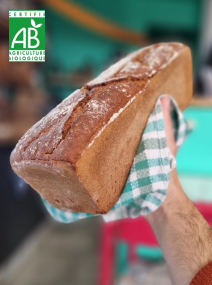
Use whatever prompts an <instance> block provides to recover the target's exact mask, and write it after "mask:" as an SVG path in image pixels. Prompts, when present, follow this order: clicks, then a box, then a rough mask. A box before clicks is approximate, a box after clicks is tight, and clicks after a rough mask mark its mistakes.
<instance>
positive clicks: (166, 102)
mask: <svg viewBox="0 0 212 285" xmlns="http://www.w3.org/2000/svg"><path fill="white" fill-rule="evenodd" d="M161 104H162V109H163V117H164V122H165V132H166V139H167V144H168V147H169V149H170V151H171V153H172V154H173V155H174V156H176V153H177V147H176V142H175V138H174V130H173V126H172V119H171V115H170V98H169V97H168V96H164V97H163V98H162V99H161Z"/></svg>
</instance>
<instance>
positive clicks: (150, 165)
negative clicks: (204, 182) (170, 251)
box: [43, 97, 191, 223]
mask: <svg viewBox="0 0 212 285" xmlns="http://www.w3.org/2000/svg"><path fill="white" fill-rule="evenodd" d="M160 99H161V97H160V98H159V99H158V100H157V102H156V105H155V108H154V110H153V112H152V114H151V115H150V117H149V119H148V122H147V125H146V128H145V131H144V133H143V135H142V137H141V141H140V144H139V147H138V150H137V153H136V156H135V158H134V161H133V165H132V168H131V170H130V173H129V176H128V179H127V182H126V185H125V187H124V190H123V193H122V195H121V197H120V198H119V200H118V201H117V203H116V204H115V205H114V207H113V208H112V209H111V210H110V211H109V213H107V214H105V215H102V217H103V219H104V220H105V221H107V222H109V221H113V220H117V219H123V218H126V217H132V218H135V217H138V216H140V215H146V214H149V213H151V212H153V211H155V210H157V209H158V207H160V205H161V204H162V203H163V201H164V199H165V197H166V194H167V188H168V184H169V178H170V172H171V170H172V169H174V168H175V167H176V161H175V158H174V157H173V156H172V154H171V153H170V150H169V148H168V147H167V142H166V134H165V126H164V119H163V112H162V106H161V101H160ZM170 113H171V117H172V122H173V128H174V135H175V140H176V144H177V146H178V147H180V146H181V144H182V143H183V142H184V140H185V138H186V136H187V135H188V134H189V133H190V130H191V129H190V127H189V125H188V123H187V121H186V120H185V118H184V117H183V114H182V113H181V111H180V110H179V108H178V107H177V104H176V102H175V101H174V100H173V99H172V100H171V107H170ZM43 202H44V205H45V206H46V208H47V210H48V211H49V213H50V214H51V216H52V217H53V218H54V219H55V220H57V221H60V222H63V223H70V222H74V221H77V220H79V219H83V218H87V217H91V216H93V215H91V214H88V213H75V212H70V211H62V210H59V209H56V208H55V207H53V206H52V205H50V204H49V203H48V202H47V201H45V200H43Z"/></svg>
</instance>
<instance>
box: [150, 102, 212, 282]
mask: <svg viewBox="0 0 212 285" xmlns="http://www.w3.org/2000/svg"><path fill="white" fill-rule="evenodd" d="M169 104H170V99H169V98H168V97H163V98H162V108H163V114H164V121H165V130H166V135H167V143H168V146H169V148H170V150H171V152H172V154H173V155H174V156H175V157H176V154H177V147H176V144H175V140H174V133H173V128H172V122H171V117H170V114H169ZM146 219H147V220H148V221H149V223H150V225H151V227H152V228H153V230H154V232H155V235H156V237H157V239H158V242H159V244H160V246H161V249H162V251H163V255H164V258H165V260H166V263H167V266H168V270H169V274H170V277H171V280H172V284H173V285H188V284H189V283H190V282H191V281H192V279H193V278H194V276H195V275H196V274H197V273H198V271H199V270H200V269H201V268H203V267H204V266H205V265H207V264H208V263H210V262H212V228H211V227H210V226H209V225H208V223H207V222H206V221H205V219H204V218H203V216H202V215H201V214H200V212H199V211H198V210H197V208H196V207H195V206H194V204H193V203H192V202H191V201H190V200H189V198H188V197H187V196H186V194H185V192H184V191H183V189H182V187H181V185H180V181H179V178H178V175H177V171H176V169H175V170H173V171H172V172H171V177H170V183H169V187H168V193H167V198H166V200H165V201H164V203H163V204H162V206H161V207H160V208H159V209H158V210H157V211H155V212H154V213H152V214H149V215H147V216H146Z"/></svg>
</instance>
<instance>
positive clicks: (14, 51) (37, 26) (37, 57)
mask: <svg viewBox="0 0 212 285" xmlns="http://www.w3.org/2000/svg"><path fill="white" fill-rule="evenodd" d="M9 61H10V62H17V61H19V62H29V61H33V62H45V11H40V10H37V11H9Z"/></svg>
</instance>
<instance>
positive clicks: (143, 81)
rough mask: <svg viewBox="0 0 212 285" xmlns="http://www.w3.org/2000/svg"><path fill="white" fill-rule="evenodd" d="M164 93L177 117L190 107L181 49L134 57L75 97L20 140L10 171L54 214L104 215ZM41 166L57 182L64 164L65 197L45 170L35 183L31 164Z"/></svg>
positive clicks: (187, 63) (186, 54)
mask: <svg viewBox="0 0 212 285" xmlns="http://www.w3.org/2000/svg"><path fill="white" fill-rule="evenodd" d="M165 93H166V94H170V95H172V96H173V97H174V98H175V99H176V101H177V102H178V104H179V107H180V108H181V109H182V110H183V109H184V108H185V107H186V106H187V105H188V104H189V103H190V101H191V97H192V63H191V54H190V50H189V48H188V47H186V46H184V45H182V44H178V43H167V44H157V45H153V46H150V47H148V48H145V49H142V50H139V51H137V52H135V53H133V54H131V55H129V56H127V57H126V58H125V59H123V60H122V61H120V62H118V63H117V64H115V65H114V66H112V67H111V68H109V69H108V70H107V71H105V72H103V73H102V74H101V75H100V76H99V77H97V78H96V79H94V80H93V81H91V82H90V83H88V84H86V85H85V86H84V87H83V88H82V89H81V90H77V91H75V92H74V94H72V95H70V96H69V97H68V98H67V99H65V100H64V101H63V102H62V103H61V104H59V105H58V106H57V107H56V108H55V109H53V110H52V111H51V112H50V113H49V114H48V115H47V116H46V117H44V118H43V119H42V120H40V121H39V122H38V123H37V124H36V125H34V126H33V127H32V128H31V129H30V130H29V131H28V132H27V133H26V134H25V135H24V136H23V137H22V138H21V140H20V141H19V142H18V144H17V145H16V148H15V149H14V151H13V152H12V154H11V165H12V168H13V170H14V171H15V172H16V173H17V174H18V175H20V176H21V177H22V178H23V179H25V180H26V181H27V182H28V183H29V184H31V185H32V187H33V188H34V189H36V190H37V191H38V192H39V193H40V194H41V195H42V196H43V197H45V199H46V200H47V201H49V202H50V203H51V204H53V205H54V206H56V207H57V208H60V209H64V210H74V211H79V212H82V211H83V212H89V213H106V212H108V211H109V209H110V208H111V207H112V206H113V205H114V204H115V202H116V201H117V199H118V198H119V196H120V195H121V192H122V190H123V187H124V184H125V182H126V179H127V176H128V173H129V170H130V167H131V165H132V161H133V157H134V155H135V153H136V150H137V147H138V144H139V141H140V137H141V135H142V132H143V130H144V128H145V125H146V122H147V119H148V117H149V115H150V113H151V111H152V110H153V108H154V104H155V102H156V100H157V98H158V97H159V96H160V95H162V94H165ZM120 136H121V137H120ZM126 149H127V150H128V153H126ZM117 150H118V151H117ZM121 153H122V155H121ZM118 155H119V156H120V155H121V156H120V159H119V161H118ZM25 161H27V163H24V162H25ZM38 162H39V164H38ZM104 162H106V163H107V164H105V165H104ZM46 163H47V164H49V165H54V167H53V168H52V172H53V173H55V174H54V177H55V181H56V180H57V179H58V181H60V180H61V177H60V175H58V174H56V172H55V171H53V169H57V168H58V167H63V166H64V165H66V164H68V168H70V169H71V170H70V171H71V173H72V172H73V173H75V175H74V174H73V173H72V175H71V174H70V173H69V174H67V177H66V179H70V181H69V182H70V183H69V184H67V185H69V186H67V185H66V184H64V183H63V187H65V186H64V185H66V187H67V190H66V191H67V193H69V194H68V195H67V197H66V196H64V195H62V194H61V195H60V193H63V192H64V191H63V189H62V188H60V187H59V186H58V187H59V189H58V190H57V191H56V190H55V188H54V186H53V184H52V183H51V181H50V179H48V177H49V176H51V174H50V173H51V171H50V170H49V169H50V168H49V166H48V171H47V172H46V178H45V177H43V176H42V177H43V178H42V179H41V180H40V184H39V183H37V182H36V183H35V181H34V180H33V176H34V174H33V173H34V171H35V169H37V167H39V166H37V165H42V169H43V171H44V168H45V167H43V165H45V164H46ZM59 165H62V166H59ZM122 165H123V166H122ZM112 166H113V167H112ZM29 167H31V168H30V171H28V170H27V169H28V168H29ZM33 167H34V168H33ZM66 167H67V165H66ZM111 167H112V168H111ZM114 167H115V168H116V169H115V168H114ZM33 169H34V170H33ZM36 171H37V170H36ZM49 171H50V172H49ZM44 178H45V179H47V180H48V183H44V182H45V179H44ZM53 180H54V179H53ZM42 181H44V182H42ZM44 184H45V186H44ZM71 184H73V185H75V186H74V187H72V186H71ZM53 188H54V190H53ZM78 188H79V189H80V193H82V194H81V197H80V196H79V195H78V196H77V197H76V194H75V193H76V192H77V191H78V190H77V189H78ZM82 189H83V190H82ZM56 192H57V194H56ZM72 192H73V193H72ZM46 193H48V195H45V194H46ZM83 193H84V194H83ZM85 193H86V194H85ZM86 195H87V196H86ZM56 196H57V197H59V199H58V198H55V197H56ZM73 196H74V197H75V198H73ZM53 197H54V198H53ZM85 197H86V199H84V198H85ZM89 197H90V198H89ZM65 199H70V200H73V203H68V202H67V201H66V202H65ZM55 200H57V201H59V203H58V202H56V201H55ZM85 200H87V201H90V202H89V203H87V202H85Z"/></svg>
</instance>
